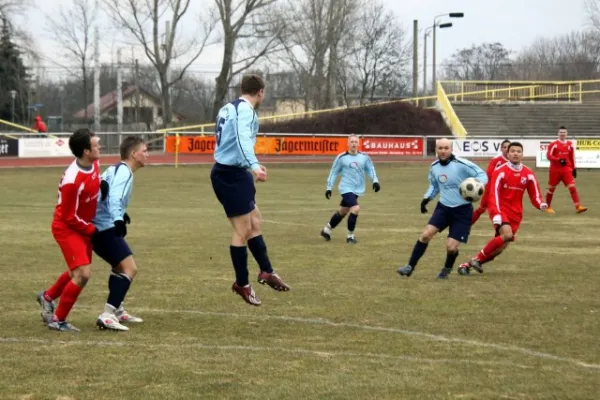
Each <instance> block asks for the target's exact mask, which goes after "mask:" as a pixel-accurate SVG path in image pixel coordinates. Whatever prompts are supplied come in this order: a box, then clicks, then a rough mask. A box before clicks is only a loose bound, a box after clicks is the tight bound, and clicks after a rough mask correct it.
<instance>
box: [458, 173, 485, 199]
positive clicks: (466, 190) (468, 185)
mask: <svg viewBox="0 0 600 400" xmlns="http://www.w3.org/2000/svg"><path fill="white" fill-rule="evenodd" d="M484 190H485V187H484V186H483V183H481V182H479V181H478V180H477V179H475V178H467V179H465V180H464V181H462V182H461V183H460V186H459V187H458V191H459V192H460V195H461V196H462V198H463V199H465V200H466V201H468V202H471V203H474V202H476V201H479V199H481V196H483V192H484Z"/></svg>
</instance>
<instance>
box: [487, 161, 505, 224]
mask: <svg viewBox="0 0 600 400" xmlns="http://www.w3.org/2000/svg"><path fill="white" fill-rule="evenodd" d="M503 181H504V172H503V171H502V169H497V170H495V171H494V173H493V174H492V180H491V181H490V189H489V190H490V191H491V192H490V196H489V197H488V210H489V211H488V212H489V213H490V215H491V216H492V222H493V224H494V225H500V224H502V211H501V206H502V204H501V203H500V197H501V193H500V192H501V191H502V183H503Z"/></svg>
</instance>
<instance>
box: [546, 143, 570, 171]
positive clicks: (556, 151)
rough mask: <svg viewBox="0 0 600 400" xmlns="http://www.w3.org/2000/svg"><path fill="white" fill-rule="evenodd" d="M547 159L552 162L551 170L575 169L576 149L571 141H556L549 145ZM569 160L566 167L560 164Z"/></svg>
mask: <svg viewBox="0 0 600 400" xmlns="http://www.w3.org/2000/svg"><path fill="white" fill-rule="evenodd" d="M546 157H547V158H548V161H550V169H561V168H575V148H574V147H573V143H571V142H570V141H568V140H567V141H564V142H562V141H560V140H555V141H554V142H552V143H550V144H549V145H548V151H547V152H546ZM561 158H562V159H565V160H567V164H566V165H561V164H560V159H561Z"/></svg>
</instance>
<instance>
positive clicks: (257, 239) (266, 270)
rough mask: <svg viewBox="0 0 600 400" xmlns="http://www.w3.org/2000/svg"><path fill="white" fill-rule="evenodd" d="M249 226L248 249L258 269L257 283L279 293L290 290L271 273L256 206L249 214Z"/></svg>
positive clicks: (277, 276)
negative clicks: (250, 226) (250, 229)
mask: <svg viewBox="0 0 600 400" xmlns="http://www.w3.org/2000/svg"><path fill="white" fill-rule="evenodd" d="M251 225H252V231H251V232H250V239H248V248H249V249H250V252H251V253H252V256H253V257H254V259H255V260H256V262H257V263H258V266H259V268H260V273H259V274H258V283H260V284H261V285H269V286H270V287H271V288H273V289H275V290H277V291H279V292H286V291H288V290H290V287H289V286H288V285H287V284H286V283H285V282H284V281H283V280H282V279H281V278H280V277H279V275H278V274H277V273H275V271H273V266H272V265H271V260H270V259H269V254H268V252H267V244H266V243H265V240H264V238H263V235H262V229H261V215H260V211H259V209H258V207H256V206H255V208H254V210H253V211H252V213H251Z"/></svg>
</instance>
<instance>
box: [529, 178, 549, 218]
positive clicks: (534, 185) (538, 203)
mask: <svg viewBox="0 0 600 400" xmlns="http://www.w3.org/2000/svg"><path fill="white" fill-rule="evenodd" d="M527 193H528V194H529V200H530V201H531V204H533V206H534V207H535V208H537V209H538V210H542V211H543V210H545V209H546V208H548V205H547V204H546V203H545V202H544V201H543V200H542V194H541V193H542V191H541V190H540V184H539V183H538V180H537V178H536V177H535V175H534V174H533V172H530V173H529V174H528V175H527Z"/></svg>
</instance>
